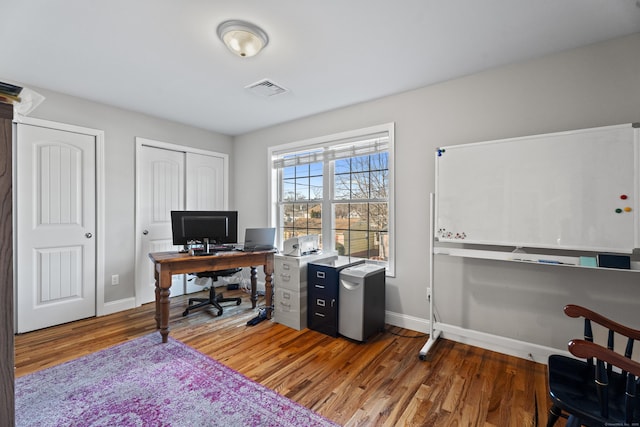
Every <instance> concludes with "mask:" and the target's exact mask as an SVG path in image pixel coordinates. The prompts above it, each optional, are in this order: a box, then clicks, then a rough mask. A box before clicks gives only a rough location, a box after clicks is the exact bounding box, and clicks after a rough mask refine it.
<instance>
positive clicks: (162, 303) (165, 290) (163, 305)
mask: <svg viewBox="0 0 640 427" xmlns="http://www.w3.org/2000/svg"><path fill="white" fill-rule="evenodd" d="M156 277H157V278H156V324H157V327H158V328H159V329H160V335H162V342H163V343H165V342H167V338H168V337H169V295H171V290H170V288H171V274H170V273H169V272H166V273H165V272H163V271H160V273H157V272H156ZM164 286H166V287H164Z"/></svg>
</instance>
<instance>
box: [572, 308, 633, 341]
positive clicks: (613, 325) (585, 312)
mask: <svg viewBox="0 0 640 427" xmlns="http://www.w3.org/2000/svg"><path fill="white" fill-rule="evenodd" d="M564 313H565V314H566V315H567V316H569V317H574V318H575V317H584V318H585V319H589V320H591V321H592V322H595V323H597V324H599V325H601V326H604V327H605V328H607V329H610V330H612V331H615V332H617V333H619V334H622V335H624V336H626V337H629V338H632V339H634V340H640V330H638V329H632V328H629V327H627V326H624V325H621V324H620V323H618V322H614V321H613V320H611V319H608V318H606V317H604V316H603V315H601V314H598V313H596V312H595V311H591V310H589V309H588V308H584V307H581V306H579V305H573V304H569V305H566V306H565V307H564Z"/></svg>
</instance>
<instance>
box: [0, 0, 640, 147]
mask: <svg viewBox="0 0 640 427" xmlns="http://www.w3.org/2000/svg"><path fill="white" fill-rule="evenodd" d="M0 10H2V14H1V15H0V16H1V17H2V18H1V21H2V24H1V25H0V40H2V43H0V81H9V82H20V83H23V84H25V85H27V86H28V85H32V86H39V87H42V88H46V89H51V90H55V91H59V92H63V93H67V94H70V95H75V96H79V97H82V98H87V99H90V100H93V101H97V102H102V103H105V104H110V105H114V106H118V107H122V108H126V109H130V110H135V111H139V112H143V113H146V114H149V115H153V116H158V117H162V118H165V119H169V120H174V121H177V122H181V123H185V124H189V125H193V126H197V127H201V128H204V129H210V130H213V131H217V132H220V133H223V134H228V135H238V134H242V133H246V132H250V131H253V130H257V129H260V128H263V127H267V126H270V125H274V124H277V123H282V122H286V121H289V120H294V119H297V118H300V117H304V116H309V115H312V114H316V113H319V112H322V111H328V110H332V109H335V108H339V107H343V106H346V105H351V104H355V103H359V102H363V101H367V100H371V99H375V98H379V97H382V96H386V95H390V94H393V93H398V92H402V91H406V90H411V89H415V88H418V87H422V86H427V85H430V84H434V83H437V82H442V81H445V80H449V79H453V78H456V77H460V76H463V75H468V74H472V73H476V72H479V71H482V70H486V69H488V68H492V67H496V66H500V65H504V64H508V63H513V62H519V61H524V60H527V59H531V58H535V57H539V56H542V55H546V54H549V53H553V52H557V51H561V50H565V49H570V48H575V47H578V46H583V45H588V44H592V43H596V42H599V41H603V40H608V39H611V38H615V37H619V36H623V35H627V34H631V33H635V32H640V1H636V0H315V1H312V0H269V1H265V0H241V1H240V0H235V1H232V0H90V1H87V0H23V1H19V0H0ZM227 19H242V20H246V21H250V22H252V23H254V24H257V25H258V26H260V27H262V28H263V29H264V30H265V31H266V32H267V34H268V35H269V38H270V42H269V45H268V46H267V47H266V49H265V50H264V51H263V52H262V53H260V54H259V55H258V56H256V57H253V58H239V57H236V56H234V55H232V54H231V53H230V52H229V51H227V50H226V48H225V47H224V45H223V44H222V43H221V42H220V40H218V38H217V36H216V27H217V26H218V24H219V23H220V22H222V21H225V20H227ZM629 54H630V55H638V54H640V52H629ZM264 78H268V79H270V80H272V81H274V82H275V83H277V84H279V85H282V86H284V87H286V88H287V89H289V92H287V93H284V94H281V95H277V96H274V97H269V98H265V97H260V96H258V95H255V94H253V93H251V92H248V91H247V90H246V89H245V86H247V85H249V84H251V83H254V82H257V81H259V80H261V79H264ZM45 102H46V101H45Z"/></svg>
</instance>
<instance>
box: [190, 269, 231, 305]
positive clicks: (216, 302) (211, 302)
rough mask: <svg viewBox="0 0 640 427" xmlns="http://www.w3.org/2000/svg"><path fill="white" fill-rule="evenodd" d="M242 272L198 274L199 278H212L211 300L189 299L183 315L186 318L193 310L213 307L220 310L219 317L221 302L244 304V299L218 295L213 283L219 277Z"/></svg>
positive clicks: (224, 271) (227, 271)
mask: <svg viewBox="0 0 640 427" xmlns="http://www.w3.org/2000/svg"><path fill="white" fill-rule="evenodd" d="M241 270H242V269H241V268H229V269H227V270H218V271H205V272H202V273H196V276H197V277H210V278H211V280H212V283H211V287H209V298H189V304H188V305H187V309H186V310H185V311H184V312H183V313H182V315H183V316H186V315H188V314H189V312H190V311H191V310H195V309H197V308H200V307H205V306H209V305H212V306H214V307H215V308H217V309H218V316H222V306H221V305H220V303H221V302H235V303H236V305H240V303H241V302H242V298H225V297H224V296H223V295H222V294H221V293H216V288H215V286H214V283H213V282H217V281H218V277H228V276H233V275H234V274H236V273H238V272H239V271H241Z"/></svg>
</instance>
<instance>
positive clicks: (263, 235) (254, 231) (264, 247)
mask: <svg viewBox="0 0 640 427" xmlns="http://www.w3.org/2000/svg"><path fill="white" fill-rule="evenodd" d="M275 248H276V229H275V227H272V228H247V229H246V230H245V232H244V245H243V247H242V250H243V251H244V252H255V251H268V250H272V249H275Z"/></svg>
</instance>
